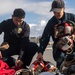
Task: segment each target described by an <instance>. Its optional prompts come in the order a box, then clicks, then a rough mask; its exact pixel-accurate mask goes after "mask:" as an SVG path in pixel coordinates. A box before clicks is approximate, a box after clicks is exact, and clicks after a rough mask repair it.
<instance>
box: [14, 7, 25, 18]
mask: <svg viewBox="0 0 75 75" xmlns="http://www.w3.org/2000/svg"><path fill="white" fill-rule="evenodd" d="M13 16H14V17H19V18H25V11H24V10H23V9H21V8H17V9H15V10H14V12H13Z"/></svg>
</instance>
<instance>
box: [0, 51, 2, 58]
mask: <svg viewBox="0 0 75 75" xmlns="http://www.w3.org/2000/svg"><path fill="white" fill-rule="evenodd" d="M0 59H2V53H1V51H0Z"/></svg>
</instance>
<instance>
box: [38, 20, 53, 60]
mask: <svg viewBox="0 0 75 75" xmlns="http://www.w3.org/2000/svg"><path fill="white" fill-rule="evenodd" d="M50 22H51V21H49V22H48V23H47V25H46V27H45V29H44V32H43V35H42V37H41V39H40V46H39V48H38V55H37V59H38V60H42V59H43V56H42V55H43V53H44V51H45V48H46V46H47V45H48V43H49V40H50V35H51V33H52V27H51V23H50Z"/></svg>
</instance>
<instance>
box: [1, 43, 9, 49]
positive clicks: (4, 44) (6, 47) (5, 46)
mask: <svg viewBox="0 0 75 75" xmlns="http://www.w3.org/2000/svg"><path fill="white" fill-rule="evenodd" d="M8 48H9V44H8V43H7V42H3V43H2V44H1V46H0V49H1V50H6V49H8Z"/></svg>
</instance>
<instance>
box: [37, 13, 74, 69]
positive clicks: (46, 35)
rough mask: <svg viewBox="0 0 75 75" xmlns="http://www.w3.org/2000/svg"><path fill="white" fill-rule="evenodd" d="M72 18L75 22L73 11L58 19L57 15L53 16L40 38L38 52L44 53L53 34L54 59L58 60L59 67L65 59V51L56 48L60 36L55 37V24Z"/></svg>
mask: <svg viewBox="0 0 75 75" xmlns="http://www.w3.org/2000/svg"><path fill="white" fill-rule="evenodd" d="M68 20H71V21H73V22H75V15H74V14H71V13H65V12H64V15H63V17H62V18H61V19H56V17H55V16H53V17H52V18H51V19H50V20H49V21H48V23H47V25H46V27H45V29H44V32H43V35H42V37H41V39H40V47H39V49H38V53H39V52H41V53H42V54H43V52H44V51H45V48H46V46H47V44H48V42H49V40H50V37H51V36H52V39H53V41H54V44H53V46H52V48H53V58H54V60H55V61H56V62H57V67H58V68H59V66H60V65H61V63H62V61H63V60H64V56H63V55H64V53H63V52H62V51H61V50H60V49H57V48H56V44H57V42H58V38H55V34H54V26H55V25H56V24H60V23H63V22H65V21H68Z"/></svg>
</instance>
